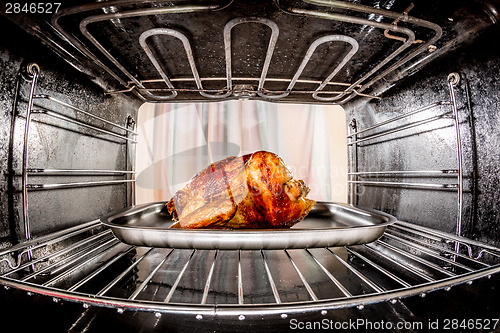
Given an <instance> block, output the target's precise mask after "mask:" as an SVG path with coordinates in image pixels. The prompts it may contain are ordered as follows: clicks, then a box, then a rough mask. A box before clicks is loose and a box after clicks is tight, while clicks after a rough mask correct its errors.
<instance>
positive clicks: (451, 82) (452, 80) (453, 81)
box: [448, 73, 464, 252]
mask: <svg viewBox="0 0 500 333" xmlns="http://www.w3.org/2000/svg"><path fill="white" fill-rule="evenodd" d="M459 82H460V75H458V73H451V74H449V75H448V88H449V89H450V100H451V109H452V111H453V116H454V125H455V137H456V142H457V168H458V196H457V211H458V213H457V223H456V225H457V228H456V234H457V236H461V235H462V205H463V203H462V200H463V187H464V186H463V173H462V169H463V163H462V139H461V137H460V120H459V119H458V110H457V102H456V98H455V88H454V87H455V86H456V85H457V84H458V83H459ZM459 247H460V243H459V242H456V243H455V251H456V252H458V251H459Z"/></svg>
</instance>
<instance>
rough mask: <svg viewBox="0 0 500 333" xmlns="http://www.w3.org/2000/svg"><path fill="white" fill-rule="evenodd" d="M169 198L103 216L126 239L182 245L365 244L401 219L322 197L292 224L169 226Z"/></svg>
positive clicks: (252, 247)
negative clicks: (242, 227)
mask: <svg viewBox="0 0 500 333" xmlns="http://www.w3.org/2000/svg"><path fill="white" fill-rule="evenodd" d="M165 203H166V202H155V203H150V204H144V205H138V206H136V207H130V208H125V209H124V210H122V211H120V212H116V213H112V214H111V215H109V216H106V217H103V218H102V219H101V221H102V223H104V224H105V225H107V226H108V227H110V228H111V230H113V233H114V234H115V236H116V237H118V238H119V239H120V240H121V241H123V242H124V243H127V244H131V245H137V246H153V247H172V248H179V249H192V248H194V249H210V250H213V249H224V250H260V249H297V248H317V247H327V246H345V245H356V244H365V243H369V242H372V241H374V240H375V239H377V238H379V237H380V236H381V235H382V234H383V233H384V230H385V228H386V227H387V226H388V225H391V224H393V223H394V222H395V221H396V219H395V218H394V217H393V216H390V215H388V214H385V213H382V212H378V211H374V210H371V209H361V208H358V207H353V206H349V205H346V204H340V203H328V202H318V203H316V205H315V206H314V208H313V209H312V211H311V212H310V213H309V215H308V216H307V217H306V218H305V219H304V220H303V221H301V222H299V223H297V224H296V225H294V226H293V227H292V228H290V229H274V230H271V229H269V230H261V229H245V230H240V229H234V230H218V229H196V230H187V229H169V227H170V226H171V225H172V224H173V221H172V217H171V215H170V214H168V211H167V209H166V207H165Z"/></svg>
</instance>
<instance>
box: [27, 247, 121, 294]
mask: <svg viewBox="0 0 500 333" xmlns="http://www.w3.org/2000/svg"><path fill="white" fill-rule="evenodd" d="M116 245H119V242H118V240H116V238H112V239H110V240H108V241H106V242H104V243H102V244H100V245H98V246H96V244H90V245H88V246H86V247H85V248H83V249H81V250H79V251H78V252H76V253H74V254H73V255H71V256H69V257H67V258H64V259H62V260H60V261H57V262H55V263H53V264H52V265H50V266H48V267H45V268H44V269H42V270H40V271H37V272H33V273H32V274H29V275H28V276H26V277H24V278H23V279H22V280H21V281H26V280H29V279H31V278H32V277H35V276H37V275H40V274H41V273H43V272H47V271H50V272H51V274H53V273H57V272H59V271H62V272H63V273H62V274H60V275H58V276H56V277H54V278H53V279H51V280H49V281H47V282H45V283H44V284H42V285H43V286H50V285H52V284H53V283H56V282H57V281H59V280H60V279H62V278H63V277H65V276H68V275H70V274H71V273H73V272H75V271H77V270H78V269H80V267H82V266H84V265H85V264H86V263H87V262H88V261H90V260H92V259H94V257H97V256H98V255H100V254H102V253H103V251H106V250H107V249H110V248H111V247H113V246H116ZM91 255H92V256H91ZM89 256H91V257H90V258H89V259H87V260H86V261H83V262H81V263H80V264H79V265H76V266H72V265H73V264H75V263H76V262H78V261H79V260H82V258H85V257H89ZM61 263H62V264H63V265H61V266H59V267H57V266H58V265H59V264H61ZM55 267H57V268H56V269H55V270H54V271H51V270H52V269H53V268H55ZM68 267H71V268H70V269H68V270H65V269H66V268H68Z"/></svg>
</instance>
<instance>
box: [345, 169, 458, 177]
mask: <svg viewBox="0 0 500 333" xmlns="http://www.w3.org/2000/svg"><path fill="white" fill-rule="evenodd" d="M457 173H458V170H456V169H446V170H384V171H359V172H348V173H347V174H348V175H350V176H353V175H356V176H364V175H439V174H444V175H456V174H457Z"/></svg>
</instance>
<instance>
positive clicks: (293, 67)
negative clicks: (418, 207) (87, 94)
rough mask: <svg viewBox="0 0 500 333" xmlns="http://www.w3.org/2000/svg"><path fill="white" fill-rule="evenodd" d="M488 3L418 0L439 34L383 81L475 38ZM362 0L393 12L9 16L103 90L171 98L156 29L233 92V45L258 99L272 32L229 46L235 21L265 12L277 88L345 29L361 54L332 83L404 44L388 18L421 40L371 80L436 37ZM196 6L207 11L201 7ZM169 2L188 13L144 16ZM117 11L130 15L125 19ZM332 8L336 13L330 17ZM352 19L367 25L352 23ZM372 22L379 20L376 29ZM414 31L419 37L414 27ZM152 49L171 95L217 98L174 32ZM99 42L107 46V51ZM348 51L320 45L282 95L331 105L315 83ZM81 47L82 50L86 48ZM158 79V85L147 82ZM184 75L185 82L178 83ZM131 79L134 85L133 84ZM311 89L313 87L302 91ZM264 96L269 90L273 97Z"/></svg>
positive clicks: (240, 36) (234, 8)
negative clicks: (229, 79) (317, 95)
mask: <svg viewBox="0 0 500 333" xmlns="http://www.w3.org/2000/svg"><path fill="white" fill-rule="evenodd" d="M487 2H488V1H481V2H480V3H478V5H477V6H475V5H470V4H467V3H466V2H463V1H456V2H455V1H454V2H453V3H449V2H436V1H420V2H419V3H418V4H416V5H415V6H414V8H412V9H411V11H410V13H409V15H410V16H414V17H416V18H418V19H422V20H425V21H428V22H431V23H435V24H436V25H437V26H439V27H441V28H442V30H443V36H442V37H441V38H439V39H438V40H437V41H436V42H435V43H434V44H432V45H428V46H429V47H428V49H425V50H423V52H422V53H419V54H418V55H417V56H416V57H415V58H413V59H411V60H409V61H408V62H407V63H406V64H405V65H403V66H401V67H400V68H399V69H398V70H397V71H396V72H394V73H392V74H390V75H388V76H387V79H388V80H390V81H395V82H396V81H398V80H399V79H401V77H403V76H405V75H407V74H406V68H414V67H415V66H416V64H420V63H422V62H427V61H429V60H430V59H432V58H434V57H435V56H434V54H433V53H434V52H436V53H435V54H436V55H438V54H440V51H441V50H442V49H447V48H448V47H449V44H450V43H451V44H453V45H455V44H456V43H457V40H463V39H467V38H470V37H472V36H473V35H474V33H476V32H477V31H479V30H481V28H484V27H485V26H488V25H489V24H491V20H490V19H489V18H488V15H487V14H486V13H485V9H484V7H485V6H486V3H487ZM346 3H348V2H346ZM360 4H361V5H366V6H371V7H373V8H376V9H381V10H388V11H391V12H392V13H393V16H394V15H395V16H394V17H389V16H387V17H384V16H382V15H378V14H374V13H370V12H369V11H368V12H366V11H357V10H350V9H349V10H347V9H343V8H342V7H337V8H336V7H332V8H329V7H328V6H325V5H320V4H317V3H316V4H311V3H310V2H306V1H286V0H274V1H271V0H269V1H245V0H234V1H229V0H228V1H211V2H206V1H205V2H198V1H189V2H185V3H184V2H183V3H179V4H177V3H175V5H174V6H173V5H172V3H170V2H163V1H155V2H153V3H149V2H140V1H139V2H138V1H135V2H134V1H126V2H116V1H115V2H109V5H108V6H105V5H104V3H100V4H98V5H96V4H95V3H93V2H90V1H78V2H72V4H66V3H64V4H63V6H62V7H61V14H60V17H59V18H58V19H57V22H55V19H54V18H52V20H51V18H50V17H49V16H44V15H17V16H14V15H12V16H7V17H8V18H9V19H11V20H13V21H14V22H16V24H18V25H19V26H21V27H23V29H25V30H26V31H28V32H29V33H31V34H35V35H37V36H38V37H39V38H41V39H43V40H44V42H45V43H47V44H48V45H50V46H51V47H52V48H53V49H54V50H56V51H57V52H58V53H59V54H60V55H61V56H62V57H63V58H64V59H66V61H68V62H70V63H72V64H73V65H74V66H76V67H78V68H79V69H80V70H81V71H84V72H85V73H87V74H89V75H92V76H95V77H96V78H95V81H96V82H99V83H100V84H103V85H105V86H107V88H108V89H110V90H114V89H122V90H127V89H129V88H131V87H133V86H136V87H139V89H143V88H140V85H139V84H138V81H140V83H143V85H144V87H146V88H148V89H151V91H152V94H153V95H154V94H156V95H157V96H162V97H165V96H168V95H170V94H171V92H170V91H163V92H161V91H154V89H165V88H167V85H166V84H165V82H163V81H162V80H161V77H160V74H159V72H158V70H157V69H155V66H153V63H152V62H151V59H150V58H148V56H147V55H146V53H145V52H144V50H143V49H142V48H141V47H140V45H139V40H140V36H141V34H142V33H145V32H147V31H151V30H152V29H157V28H160V29H172V30H174V31H176V33H177V34H182V35H183V36H185V37H186V40H187V41H189V43H190V45H191V49H192V53H193V56H194V62H195V65H196V68H197V72H198V74H199V76H200V77H201V78H204V79H206V80H202V84H203V89H209V90H210V89H212V90H221V91H223V89H225V88H227V87H226V80H225V78H226V66H227V64H226V55H225V54H226V52H227V51H228V49H229V51H230V52H231V54H232V65H231V67H232V76H233V77H239V78H240V79H241V78H252V79H253V80H239V81H234V82H233V84H232V85H233V88H234V85H236V84H238V85H243V86H244V87H246V88H245V89H246V90H245V89H244V90H245V91H244V94H245V95H248V96H247V97H249V98H257V99H266V98H262V97H259V96H257V94H255V92H254V91H255V90H256V89H257V85H258V79H259V78H260V77H261V74H262V72H263V68H264V67H265V66H264V59H265V57H266V52H267V49H268V44H269V40H270V37H271V29H269V26H266V24H258V23H256V22H255V21H252V22H251V23H246V24H241V25H238V26H235V27H234V29H232V31H231V33H230V42H231V45H226V44H225V38H224V33H223V32H224V29H225V27H226V24H228V22H231V21H232V20H234V19H241V18H244V19H248V18H259V19H264V20H269V21H270V22H273V24H276V26H277V27H278V28H279V36H277V40H276V44H275V45H276V48H275V49H274V51H273V55H272V58H271V62H270V67H269V71H268V73H267V78H274V79H281V80H283V81H281V82H280V81H272V80H268V81H266V82H265V84H264V87H263V88H265V89H268V90H272V91H277V92H278V91H279V92H283V91H286V90H287V86H288V83H289V80H291V79H292V77H293V76H294V74H295V73H296V71H297V70H298V68H299V66H300V64H301V61H302V59H304V56H305V54H306V51H307V49H308V48H309V46H310V45H312V44H313V43H314V41H316V40H318V39H319V38H321V37H325V36H329V35H342V36H348V37H352V38H354V39H355V40H357V42H358V43H359V46H360V47H359V51H358V52H357V53H356V54H355V55H354V56H353V58H352V59H351V60H350V61H349V62H348V63H347V64H346V65H345V66H344V67H343V68H342V69H341V70H340V71H339V72H338V73H337V75H335V77H334V78H333V79H332V81H334V82H341V83H347V84H352V83H353V82H356V80H358V79H359V78H361V77H363V76H364V75H365V74H367V73H369V72H370V71H371V70H372V68H373V67H375V66H376V65H377V64H379V63H381V62H382V61H383V60H384V59H386V58H388V57H389V56H390V55H392V54H393V52H395V51H396V50H397V49H399V48H400V47H401V44H402V42H401V40H396V39H394V38H388V37H386V36H384V28H382V27H380V26H377V25H378V24H385V26H384V27H385V28H393V27H395V26H396V25H394V24H393V22H394V20H395V18H397V17H399V16H398V15H399V13H401V18H400V19H399V20H398V22H399V23H398V24H397V28H394V29H400V28H401V29H402V28H408V29H410V30H412V31H413V32H414V34H415V36H414V37H415V41H416V42H415V43H409V45H408V48H407V49H405V50H404V52H402V53H400V54H398V55H395V58H394V59H393V60H391V61H390V62H389V63H388V64H387V65H386V66H383V67H382V68H381V69H379V70H377V71H375V73H374V74H373V75H372V76H371V77H369V78H368V79H367V80H366V81H365V83H367V82H368V81H370V80H372V79H374V77H375V76H377V75H379V74H381V73H382V72H383V71H384V70H385V69H387V67H389V66H390V65H391V64H392V63H394V62H396V61H398V60H401V59H402V58H404V57H406V55H408V54H409V53H411V52H413V51H414V50H416V49H417V48H419V47H420V46H421V45H426V44H425V43H426V42H427V41H429V40H430V39H431V38H433V36H435V35H437V33H436V31H433V29H430V28H428V27H427V28H423V27H422V26H419V25H417V24H412V23H407V22H405V19H403V18H404V15H403V14H402V13H403V12H404V11H405V10H406V9H407V8H408V3H407V2H405V1H383V2H380V1H372V0H368V1H357V2H355V5H360ZM200 5H202V6H208V7H207V8H206V9H204V10H200V9H199V6H200ZM197 6H198V7H197ZM100 7H103V8H100ZM168 7H171V8H170V9H173V8H176V7H179V8H181V7H184V8H186V9H184V10H183V11H182V12H181V13H164V12H158V13H155V14H151V13H149V12H148V13H147V14H145V13H143V12H142V11H143V10H149V9H152V8H153V9H155V10H160V9H164V8H168ZM196 8H198V9H196ZM134 11H135V13H138V12H140V13H141V15H139V14H137V15H136V14H135V13H134ZM308 11H309V12H308ZM63 12H64V13H63ZM313 12H314V13H315V14H313ZM113 13H120V15H119V16H116V17H111V16H110V15H113ZM121 13H127V14H126V15H121ZM317 13H320V14H317ZM323 13H326V14H327V16H321V14H323ZM330 14H332V15H333V16H328V15H330ZM106 15H108V16H106ZM117 15H118V14H117ZM317 15H319V16H317ZM335 15H338V16H335ZM353 20H368V21H356V22H354V21H353ZM370 22H371V23H373V24H374V25H373V26H372V25H370V24H371V23H370ZM56 26H58V27H59V28H57V27H56ZM52 27H56V28H57V29H59V30H60V31H64V33H67V35H68V36H70V37H69V38H74V39H75V40H74V41H73V42H72V44H74V45H76V44H75V41H76V43H77V44H81V45H79V46H78V47H77V48H75V47H74V46H72V45H71V43H68V41H67V40H65V39H64V38H61V36H60V34H58V33H57V32H56V30H57V29H55V28H52ZM441 28H439V29H441ZM468 28H471V31H472V32H471V31H469V33H465V34H464V31H466V30H467V29H468ZM82 29H83V30H82ZM401 31H402V30H400V31H398V32H392V35H396V36H397V37H399V38H401V36H403V37H405V36H406V35H405V34H401ZM407 32H408V31H407ZM410 34H413V33H411V32H410ZM405 38H406V37H405ZM92 39H93V40H92ZM403 40H404V38H403ZM96 43H97V44H99V45H100V46H99V45H97V44H96ZM148 45H149V47H150V49H151V52H152V55H153V56H154V57H156V58H157V59H158V62H159V66H160V67H161V68H162V69H163V71H164V72H165V73H166V75H167V76H168V78H169V79H170V80H172V85H173V86H174V87H175V88H176V89H178V93H179V94H178V96H177V97H175V98H173V99H169V100H167V101H172V102H175V101H182V100H191V101H193V100H213V98H206V97H203V96H202V95H200V93H199V92H197V91H196V89H199V88H200V87H197V85H196V84H195V82H194V81H193V80H189V79H190V78H193V72H192V67H191V65H190V64H189V62H188V60H187V58H186V52H185V48H184V46H183V44H182V42H181V41H180V40H179V39H178V38H172V37H171V36H170V37H169V36H165V35H156V36H152V37H150V38H148ZM100 47H102V49H101V50H100V49H99V48H100ZM78 49H80V51H78ZM350 49H351V46H350V45H349V44H348V43H345V42H329V43H324V44H322V45H320V46H319V47H318V48H317V49H316V51H315V52H314V54H313V56H312V57H311V59H310V61H309V63H308V64H307V66H305V68H304V71H303V72H302V74H301V75H300V79H303V80H314V81H316V83H313V84H311V83H303V82H302V83H298V84H296V85H295V87H294V89H295V90H297V91H299V92H300V93H292V94H290V95H289V96H287V97H286V98H283V99H281V101H283V102H290V101H301V102H310V103H311V102H312V103H325V101H321V100H317V99H314V98H312V92H314V90H315V89H317V88H318V85H319V83H318V82H321V81H323V80H325V79H326V78H327V77H328V76H329V74H330V73H331V72H332V71H333V70H334V69H335V68H336V66H337V65H338V64H339V63H340V62H341V59H343V57H344V56H345V55H346V54H347V53H348V52H349V50H350ZM81 50H84V51H83V52H81ZM436 50H437V51H436ZM85 52H89V53H92V55H93V56H95V57H97V59H99V62H101V64H100V65H98V64H97V61H93V60H92V59H90V57H89V56H88V54H87V55H86V56H85V55H84V54H83V53H85ZM105 53H108V55H106V54H105ZM110 56H111V57H112V58H114V60H116V63H115V62H114V61H113V60H110ZM119 66H122V67H123V68H124V69H125V70H126V72H128V73H129V74H130V75H127V74H126V73H125V72H124V71H123V70H120V69H119ZM104 67H107V68H108V69H109V71H107V70H106V69H103V68H104ZM417 67H418V66H417ZM106 71H107V72H106ZM110 72H112V73H110ZM213 78H219V80H217V81H213V80H209V79H213ZM220 78H222V79H220ZM152 79H153V80H157V81H156V82H143V81H146V80H152ZM179 79H180V80H181V81H174V80H179ZM255 79H257V80H255ZM134 80H135V81H137V82H133V81H134ZM158 80H159V81H158ZM384 83H385V80H383V81H381V82H380V84H384ZM344 88H345V86H328V87H326V88H325V90H329V91H330V92H331V91H339V90H343V89H344ZM374 88H377V85H374ZM306 91H307V92H308V93H305V92H306ZM373 91H376V90H373ZM302 92H304V93H302ZM364 92H366V93H372V89H371V88H369V89H366V91H364ZM129 94H132V93H131V92H130V93H129ZM211 94H212V95H213V94H215V92H211ZM267 94H268V95H269V93H267ZM276 94H277V93H276ZM142 95H143V96H146V97H147V98H148V99H150V100H153V101H154V100H156V101H158V98H155V97H154V96H148V95H147V94H145V93H143V94H142ZM331 96H333V95H328V97H331ZM353 96H355V95H353ZM323 97H327V96H326V95H325V96H323ZM231 98H241V94H240V96H236V94H234V96H231ZM339 100H341V99H339Z"/></svg>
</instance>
